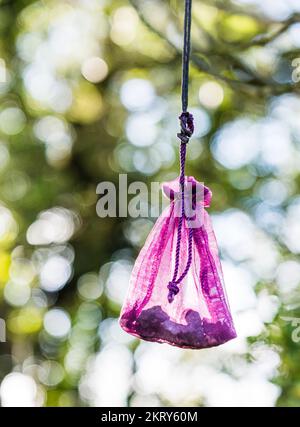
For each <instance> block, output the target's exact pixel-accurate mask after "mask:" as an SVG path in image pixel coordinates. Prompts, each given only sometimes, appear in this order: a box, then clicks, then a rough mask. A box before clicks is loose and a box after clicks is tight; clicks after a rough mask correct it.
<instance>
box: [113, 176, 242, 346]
mask: <svg viewBox="0 0 300 427" xmlns="http://www.w3.org/2000/svg"><path fill="white" fill-rule="evenodd" d="M163 191H164V193H165V195H166V196H167V197H169V198H170V200H171V202H170V205H169V207H167V208H166V209H165V211H164V212H163V214H162V215H161V216H160V217H159V218H158V220H157V221H156V223H155V225H154V227H153V229H152V231H151V233H150V234H149V236H148V238H147V241H146V243H145V245H144V247H143V248H142V250H141V252H140V254H139V256H138V258H137V260H136V262H135V265H134V268H133V271H132V275H131V280H130V284H129V291H128V295H127V298H126V300H125V303H124V305H123V308H122V311H121V318H120V324H121V327H122V328H123V329H124V330H125V331H126V332H128V333H130V334H132V335H135V336H137V337H139V338H142V339H144V340H147V341H156V342H160V343H168V344H171V345H175V346H178V347H182V348H192V349H200V348H206V347H212V346H216V345H219V344H223V343H225V342H226V341H228V340H231V339H232V338H235V337H236V332H235V329H234V325H233V321H232V317H231V314H230V310H229V305H228V300H227V297H226V293H225V289H224V282H223V274H222V268H221V264H220V260H219V257H218V248H217V243H216V239H215V235H214V232H213V229H212V226H211V221H210V218H209V215H208V214H207V212H206V211H205V207H208V206H209V205H210V200H211V191H210V190H209V189H208V188H207V187H205V186H204V185H202V184H201V183H199V182H197V181H196V180H195V179H194V178H193V177H185V192H184V194H185V195H184V203H182V202H181V197H180V194H181V193H180V182H179V179H177V180H175V181H172V182H170V183H165V184H164V185H163ZM182 205H184V215H182V216H181V215H180V213H181V212H183V210H182ZM178 233H180V236H179V239H178ZM178 240H179V244H178ZM173 272H174V274H173ZM172 277H173V278H172Z"/></svg>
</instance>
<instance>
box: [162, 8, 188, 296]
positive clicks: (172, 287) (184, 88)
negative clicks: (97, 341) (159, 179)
mask: <svg viewBox="0 0 300 427" xmlns="http://www.w3.org/2000/svg"><path fill="white" fill-rule="evenodd" d="M191 21H192V0H185V12H184V39H183V52H182V85H181V103H182V113H181V115H180V116H179V120H180V128H181V131H180V133H178V134H177V137H178V138H179V139H180V176H179V185H180V193H181V194H180V196H181V212H180V217H179V220H178V229H177V242H176V253H175V266H174V273H173V277H172V280H171V281H170V282H169V284H168V289H169V293H168V301H169V303H171V302H172V301H173V300H174V297H175V295H177V294H178V292H179V287H178V285H179V284H180V282H181V281H182V280H183V279H184V278H185V276H186V275H187V273H188V271H189V268H190V266H191V263H192V242H193V228H191V227H189V235H188V260H187V264H186V267H185V269H184V271H183V273H182V274H181V275H180V277H179V278H178V277H177V276H178V270H179V259H180V246H181V238H182V223H183V219H184V218H186V216H185V208H184V192H185V158H186V144H187V143H188V142H189V140H190V137H191V136H192V134H193V132H194V121H193V116H192V114H190V113H189V112H188V111H187V108H188V94H189V93H188V92H189V91H188V87H189V61H190V51H191ZM186 219H187V218H186Z"/></svg>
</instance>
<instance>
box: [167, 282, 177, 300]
mask: <svg viewBox="0 0 300 427" xmlns="http://www.w3.org/2000/svg"><path fill="white" fill-rule="evenodd" d="M168 289H169V293H168V301H169V303H171V302H173V300H174V297H175V295H177V294H178V292H179V287H178V286H177V285H176V283H174V282H169V284H168Z"/></svg>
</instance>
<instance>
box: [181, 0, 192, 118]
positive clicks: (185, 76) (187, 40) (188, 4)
mask: <svg viewBox="0 0 300 427" xmlns="http://www.w3.org/2000/svg"><path fill="white" fill-rule="evenodd" d="M191 21H192V0H185V11H184V39H183V52H182V86H181V102H182V112H183V113H185V112H186V111H187V107H188V97H189V62H190V50H191Z"/></svg>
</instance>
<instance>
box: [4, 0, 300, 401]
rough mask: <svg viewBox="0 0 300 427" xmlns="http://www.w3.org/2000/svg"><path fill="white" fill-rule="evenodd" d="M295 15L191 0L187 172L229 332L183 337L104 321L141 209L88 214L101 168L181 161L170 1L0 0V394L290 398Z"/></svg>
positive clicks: (287, 3) (295, 220)
mask: <svg viewBox="0 0 300 427" xmlns="http://www.w3.org/2000/svg"><path fill="white" fill-rule="evenodd" d="M299 16H300V4H299V1H298V0H272V1H271V0H264V1H263V2H262V1H259V0H232V1H229V0H226V1H218V0H194V2H193V29H192V38H193V53H192V61H191V76H190V111H191V112H192V113H193V114H194V116H195V119H196V130H195V135H194V137H193V139H192V140H191V141H190V144H189V148H188V161H187V173H188V174H191V175H194V176H195V177H196V178H197V179H198V180H200V181H201V180H203V181H204V182H205V183H206V184H207V185H208V186H209V187H211V189H212V191H213V203H212V207H211V208H210V210H209V212H210V214H211V216H212V218H213V222H214V227H215V231H216V235H217V238H218V242H219V245H220V250H221V256H222V260H223V267H224V274H225V280H226V285H227V291H228V294H229V299H230V303H231V307H232V310H233V313H234V319H235V324H236V327H237V331H238V338H237V339H236V340H234V341H232V342H229V343H227V344H226V345H223V346H221V347H220V348H213V349H208V350H203V351H192V350H191V351H188V350H181V349H177V348H172V347H170V346H167V345H159V344H153V343H146V342H140V341H138V340H137V339H134V338H133V337H130V336H129V335H127V334H125V333H124V332H122V330H121V329H120V327H119V326H118V315H119V311H120V307H121V304H122V301H123V300H124V296H125V294H126V290H127V286H128V280H129V275H130V271H131V269H132V265H133V262H134V259H135V257H136V256H137V254H138V251H139V249H140V248H141V246H142V245H143V242H144V241H145V238H146V236H147V234H148V232H149V230H150V229H151V227H152V225H153V221H154V220H155V219H153V218H136V219H132V218H106V219H100V218H99V217H98V216H97V215H96V204H97V200H98V199H99V196H98V195H97V194H96V187H97V184H98V183H99V182H102V181H112V182H115V183H116V184H117V183H118V175H119V174H120V173H127V174H128V181H129V182H132V181H136V180H138V181H143V182H145V183H147V184H148V185H150V183H151V181H160V182H161V181H165V180H169V179H173V178H174V177H175V176H176V175H177V170H178V152H177V151H178V139H177V138H176V133H177V132H178V128H179V123H178V118H177V117H178V115H179V114H180V78H181V71H180V66H181V53H180V52H181V47H182V20H183V1H182V0H167V1H166V0H164V1H162V0H137V1H134V0H131V1H127V0H69V1H68V0H41V1H26V0H17V1H5V0H2V1H0V34H1V41H0V57H1V61H0V80H1V83H0V98H1V105H0V199H1V200H0V317H1V318H2V319H4V320H5V322H6V335H7V337H6V338H7V340H6V342H3V343H0V382H1V385H0V399H1V405H2V406H126V405H130V406H141V405H142V406H160V405H165V406H192V405H194V406H219V405H220V406H276V405H279V406H300V364H299V354H300V342H297V341H298V338H299V339H300V333H298V332H299V331H297V329H296V327H297V321H296V320H295V321H294V325H293V324H292V322H291V321H286V320H284V319H282V317H291V318H295V319H297V318H298V317H300V309H299V307H300V288H299V283H300V262H299V253H300V222H299V218H300V197H299V195H298V194H299V187H300V97H299V87H300V86H299V84H297V80H298V77H299V78H300V73H297V67H296V66H297V64H296V63H295V62H293V61H294V60H295V59H297V58H298V57H300V51H299V48H300V23H299ZM296 62H297V60H296ZM299 63H300V60H299ZM293 64H294V65H293ZM295 67H296V68H295ZM293 80H294V81H293Z"/></svg>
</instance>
